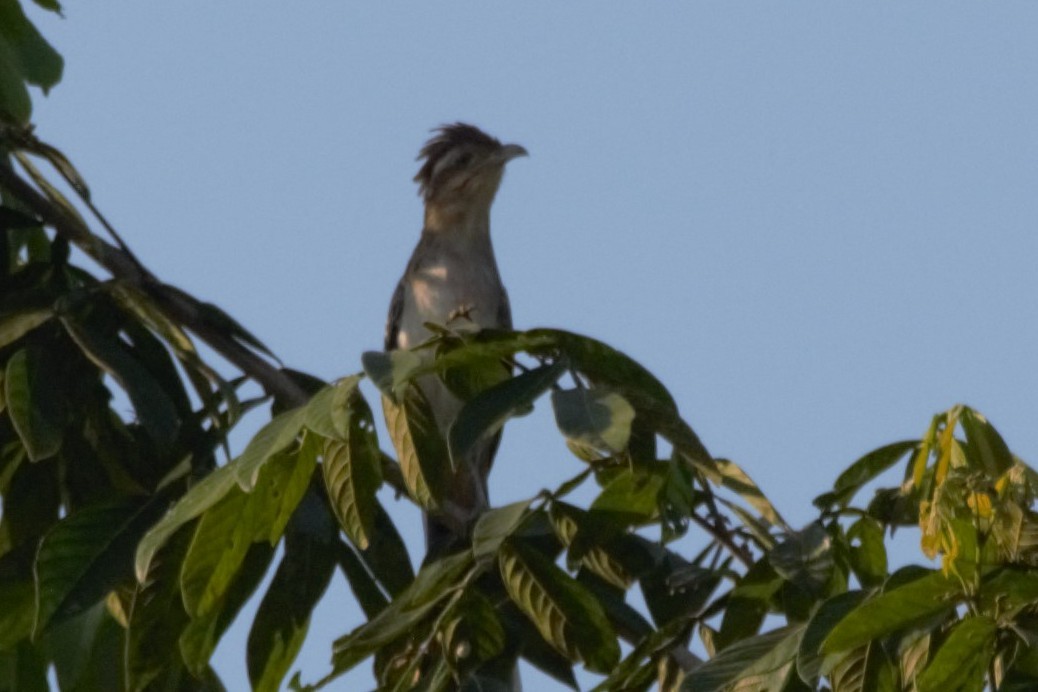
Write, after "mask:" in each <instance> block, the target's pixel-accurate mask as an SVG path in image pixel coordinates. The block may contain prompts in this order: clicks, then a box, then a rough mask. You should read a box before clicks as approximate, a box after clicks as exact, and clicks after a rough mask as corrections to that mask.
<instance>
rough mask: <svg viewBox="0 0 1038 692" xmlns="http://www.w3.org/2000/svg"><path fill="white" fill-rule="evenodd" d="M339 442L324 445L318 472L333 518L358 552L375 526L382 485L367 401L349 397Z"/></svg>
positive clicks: (377, 450) (377, 447)
mask: <svg viewBox="0 0 1038 692" xmlns="http://www.w3.org/2000/svg"><path fill="white" fill-rule="evenodd" d="M341 439H342V441H341V442H340V441H339V440H336V439H330V440H328V441H327V442H326V443H325V447H324V459H323V461H322V462H321V469H322V471H323V473H324V485H325V488H326V489H327V490H328V499H329V500H330V501H331V505H332V509H333V510H334V511H335V516H336V517H337V518H338V519H339V525H340V526H342V528H343V530H344V531H345V532H346V535H347V536H349V538H350V540H351V541H353V543H354V545H356V546H357V547H358V548H360V549H361V550H364V549H366V548H367V547H368V545H369V541H370V540H371V537H372V532H373V531H374V527H375V514H376V506H377V505H378V499H377V498H376V497H375V494H376V493H377V492H378V489H379V487H380V486H381V485H382V467H381V459H382V452H381V450H380V449H379V446H378V439H377V438H376V437H375V422H374V420H373V417H372V415H371V409H370V408H368V404H367V402H365V401H364V399H362V398H361V397H360V396H355V397H351V401H350V407H349V413H348V417H347V423H346V429H345V431H344V434H343V435H342V436H341Z"/></svg>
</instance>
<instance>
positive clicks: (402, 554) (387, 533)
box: [360, 504, 414, 596]
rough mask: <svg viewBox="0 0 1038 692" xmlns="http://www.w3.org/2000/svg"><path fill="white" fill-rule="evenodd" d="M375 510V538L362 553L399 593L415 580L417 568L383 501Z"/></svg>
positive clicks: (392, 591) (380, 578)
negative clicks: (415, 568)
mask: <svg viewBox="0 0 1038 692" xmlns="http://www.w3.org/2000/svg"><path fill="white" fill-rule="evenodd" d="M375 509H376V513H375V531H374V537H373V538H372V540H371V545H370V546H368V549H367V550H362V551H360V554H361V557H362V558H363V560H364V562H365V564H367V566H368V569H370V571H371V573H372V574H373V575H374V576H375V578H377V579H378V581H379V583H380V584H382V586H383V587H385V590H386V591H387V592H388V593H390V594H392V595H393V596H399V595H400V593H401V592H403V591H404V590H405V589H406V588H408V587H409V586H410V585H411V582H412V581H414V568H413V567H411V558H410V556H409V555H408V554H407V547H406V546H405V545H404V540H403V539H402V538H401V537H400V532H399V531H397V529H396V526H395V525H394V524H393V520H392V519H390V518H389V514H388V513H387V512H386V510H385V509H383V508H382V505H381V504H379V505H376V507H375Z"/></svg>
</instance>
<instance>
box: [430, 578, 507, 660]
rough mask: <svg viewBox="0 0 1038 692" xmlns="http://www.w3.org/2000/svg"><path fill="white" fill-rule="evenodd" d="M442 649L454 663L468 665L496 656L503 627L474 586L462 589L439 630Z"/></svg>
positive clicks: (501, 645) (492, 608)
mask: <svg viewBox="0 0 1038 692" xmlns="http://www.w3.org/2000/svg"><path fill="white" fill-rule="evenodd" d="M443 639H444V649H445V653H446V655H447V656H448V658H450V659H451V662H452V663H453V664H455V665H459V666H460V665H464V666H466V667H471V666H473V665H476V664H478V663H480V662H483V661H490V660H491V659H493V658H495V657H496V656H499V655H500V654H501V652H502V651H503V650H504V648H505V630H504V627H502V626H501V620H500V618H499V617H498V614H497V611H496V609H495V607H494V604H493V603H491V601H490V600H489V599H488V598H487V597H486V596H484V595H483V594H481V593H479V592H478V591H476V590H475V589H470V590H468V591H466V592H465V594H464V596H462V598H461V599H460V600H459V601H458V603H457V604H456V605H455V606H454V608H453V609H452V612H451V613H450V614H449V616H448V617H447V623H446V626H445V627H444V629H443Z"/></svg>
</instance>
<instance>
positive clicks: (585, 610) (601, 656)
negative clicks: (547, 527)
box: [498, 541, 620, 672]
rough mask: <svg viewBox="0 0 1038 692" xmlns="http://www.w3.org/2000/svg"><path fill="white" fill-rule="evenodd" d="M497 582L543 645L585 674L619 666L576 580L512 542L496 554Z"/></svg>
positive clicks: (607, 631) (605, 629) (611, 639)
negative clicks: (577, 662) (576, 662)
mask: <svg viewBox="0 0 1038 692" xmlns="http://www.w3.org/2000/svg"><path fill="white" fill-rule="evenodd" d="M498 555H499V558H498V564H499V565H500V568H501V578H502V581H503V582H504V584H505V588H506V589H507V590H508V595H509V596H510V597H511V598H512V601H513V602H514V603H515V604H516V605H517V606H519V609H520V610H522V611H523V613H524V614H525V615H526V616H527V617H528V618H529V619H530V621H531V622H533V623H534V625H536V627H537V630H538V631H539V632H540V633H541V636H542V637H544V639H545V640H546V641H548V642H549V643H551V644H552V646H554V647H555V648H556V649H558V650H559V652H561V653H563V654H564V655H566V656H569V657H570V658H573V659H576V660H581V661H583V662H584V664H585V666H587V668H588V670H592V671H596V672H607V671H609V670H611V669H612V667H613V666H615V665H616V664H617V662H619V660H620V647H619V645H618V644H617V642H616V635H615V634H614V633H613V629H612V626H611V625H610V624H609V620H608V619H607V618H606V616H605V613H604V612H603V610H602V606H601V605H600V604H599V603H598V601H597V600H595V598H594V597H593V596H592V595H591V594H590V593H588V592H587V590H586V589H585V588H584V587H583V586H581V585H580V584H579V583H578V582H577V581H576V580H575V579H573V578H572V577H570V576H569V575H567V574H566V573H565V572H563V571H562V570H561V569H559V568H558V567H556V566H555V565H554V564H553V563H552V562H551V561H550V560H548V559H547V558H545V557H544V556H543V555H541V554H540V553H538V552H536V551H534V550H531V549H529V548H526V547H524V546H523V545H522V544H521V543H518V542H516V541H506V542H505V543H504V544H502V546H501V548H500V550H499V553H498Z"/></svg>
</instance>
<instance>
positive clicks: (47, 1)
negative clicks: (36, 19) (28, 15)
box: [32, 0, 61, 14]
mask: <svg viewBox="0 0 1038 692" xmlns="http://www.w3.org/2000/svg"><path fill="white" fill-rule="evenodd" d="M32 1H33V2H35V3H36V4H37V5H39V6H40V7H42V8H43V9H45V10H50V11H51V12H56V13H58V14H61V5H60V4H59V3H58V1H57V0H32Z"/></svg>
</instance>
